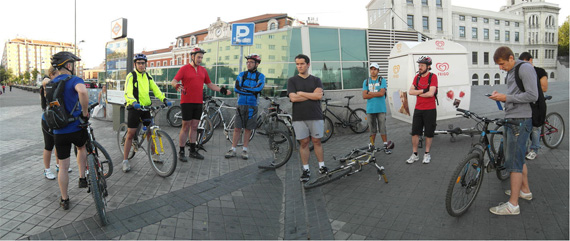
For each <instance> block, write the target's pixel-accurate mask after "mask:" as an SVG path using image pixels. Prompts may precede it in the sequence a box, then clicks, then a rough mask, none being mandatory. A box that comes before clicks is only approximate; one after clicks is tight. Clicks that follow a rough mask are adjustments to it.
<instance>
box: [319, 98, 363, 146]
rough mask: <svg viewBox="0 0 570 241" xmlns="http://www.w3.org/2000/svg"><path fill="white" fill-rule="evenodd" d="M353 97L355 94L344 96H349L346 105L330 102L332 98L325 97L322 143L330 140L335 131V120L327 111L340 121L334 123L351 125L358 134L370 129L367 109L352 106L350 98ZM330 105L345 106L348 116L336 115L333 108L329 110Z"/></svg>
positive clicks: (345, 125)
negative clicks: (333, 120)
mask: <svg viewBox="0 0 570 241" xmlns="http://www.w3.org/2000/svg"><path fill="white" fill-rule="evenodd" d="M353 97H354V95H351V96H345V97H344V98H347V99H348V100H347V103H346V105H344V106H341V105H333V104H329V103H328V102H329V100H331V99H330V98H325V99H324V102H325V110H323V116H324V120H325V131H324V135H323V138H322V139H321V142H322V143H325V142H326V141H328V140H329V138H331V136H332V135H333V133H334V125H333V122H332V120H331V119H330V118H329V117H328V116H326V114H327V113H329V114H331V115H332V116H333V117H334V118H336V120H337V121H338V122H335V123H334V124H335V125H337V126H342V127H343V128H346V127H350V129H351V130H352V131H353V132H354V133H357V134H360V133H364V132H365V131H366V130H368V123H367V116H366V111H365V110H364V109H362V108H357V109H354V110H353V109H352V108H350V99H352V98H353ZM329 106H330V107H340V108H345V109H346V110H347V112H346V113H347V114H346V118H344V119H343V118H341V117H339V116H338V115H336V114H335V113H333V112H332V111H331V110H329Z"/></svg>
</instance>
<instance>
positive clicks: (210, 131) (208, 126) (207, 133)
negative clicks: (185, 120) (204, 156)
mask: <svg viewBox="0 0 570 241" xmlns="http://www.w3.org/2000/svg"><path fill="white" fill-rule="evenodd" d="M203 122H204V123H203V124H202V123H200V124H199V125H198V126H200V125H203V126H202V127H203V128H204V133H203V134H201V137H200V138H201V139H202V145H204V144H206V143H207V142H208V141H209V140H210V139H211V138H212V136H213V135H214V125H213V124H212V121H211V120H210V119H209V118H204V119H203Z"/></svg>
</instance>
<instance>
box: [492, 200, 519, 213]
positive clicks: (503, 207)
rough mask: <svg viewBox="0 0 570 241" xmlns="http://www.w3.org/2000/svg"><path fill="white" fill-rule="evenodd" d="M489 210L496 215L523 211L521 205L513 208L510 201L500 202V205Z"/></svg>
mask: <svg viewBox="0 0 570 241" xmlns="http://www.w3.org/2000/svg"><path fill="white" fill-rule="evenodd" d="M489 211H490V212H491V213H492V214H496V215H519V214H520V213H521V209H520V207H514V208H511V207H510V205H509V202H506V203H499V206H496V207H492V208H489Z"/></svg>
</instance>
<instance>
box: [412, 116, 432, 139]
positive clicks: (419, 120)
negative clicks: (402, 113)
mask: <svg viewBox="0 0 570 241" xmlns="http://www.w3.org/2000/svg"><path fill="white" fill-rule="evenodd" d="M436 119H437V112H436V110H435V109H433V110H418V109H416V110H414V117H413V119H412V136H419V135H421V134H422V130H423V129H424V128H425V130H424V136H425V137H430V138H431V137H433V133H434V132H435V127H436V126H437V123H436Z"/></svg>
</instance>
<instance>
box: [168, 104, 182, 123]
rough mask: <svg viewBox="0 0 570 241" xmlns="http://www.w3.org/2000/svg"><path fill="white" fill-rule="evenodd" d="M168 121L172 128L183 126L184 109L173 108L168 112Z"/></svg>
mask: <svg viewBox="0 0 570 241" xmlns="http://www.w3.org/2000/svg"><path fill="white" fill-rule="evenodd" d="M166 120H167V121H168V124H169V125H170V126H172V127H181V126H182V108H181V107H180V106H177V105H176V106H172V107H170V109H168V112H166Z"/></svg>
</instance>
